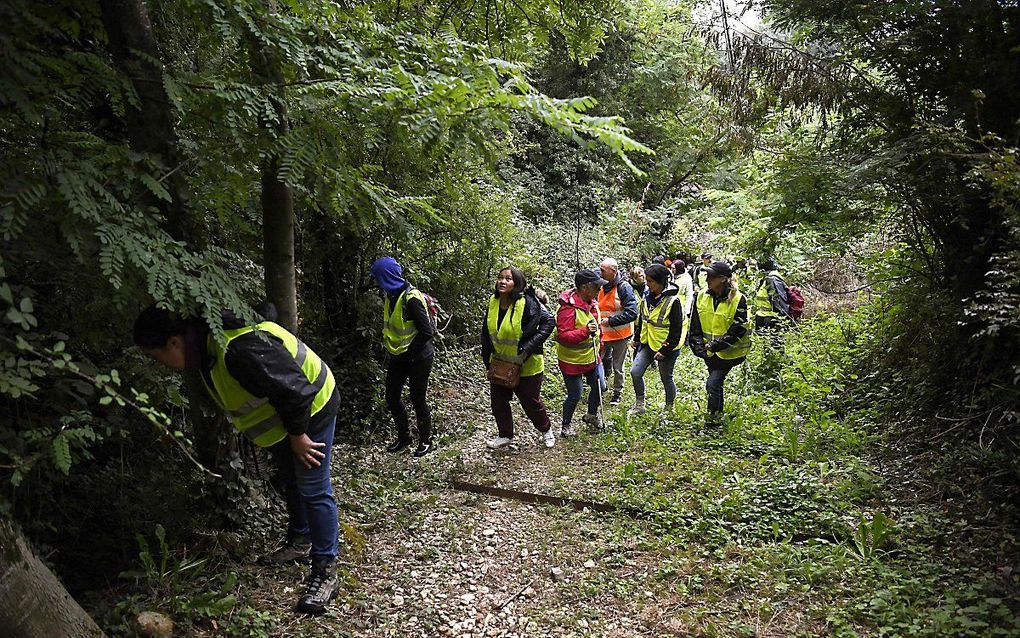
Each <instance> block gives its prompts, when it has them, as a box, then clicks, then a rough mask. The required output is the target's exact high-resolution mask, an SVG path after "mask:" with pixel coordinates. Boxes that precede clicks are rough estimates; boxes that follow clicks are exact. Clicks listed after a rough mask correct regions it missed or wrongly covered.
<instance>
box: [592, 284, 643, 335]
mask: <svg viewBox="0 0 1020 638" xmlns="http://www.w3.org/2000/svg"><path fill="white" fill-rule="evenodd" d="M618 288H619V286H613V287H612V288H611V289H610V291H609V292H605V291H604V290H603V289H602V288H599V296H598V302H599V312H600V314H601V316H603V317H615V316H616V315H618V314H620V313H622V312H623V304H622V303H620V296H619V295H618V294H617V289H618ZM633 334H634V322H633V321H631V322H628V323H625V324H623V325H622V326H609V325H606V326H602V340H603V341H619V340H621V339H626V338H627V337H629V336H631V335H633Z"/></svg>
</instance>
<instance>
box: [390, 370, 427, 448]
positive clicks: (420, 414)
mask: <svg viewBox="0 0 1020 638" xmlns="http://www.w3.org/2000/svg"><path fill="white" fill-rule="evenodd" d="M434 358H435V356H434V355H429V356H427V357H418V358H416V359H408V358H406V357H391V358H390V364H389V366H388V367H387V368H386V407H388V408H389V409H390V414H392V415H393V422H394V423H395V424H396V426H397V436H399V437H400V438H402V439H410V438H411V430H410V427H409V426H408V423H407V409H406V408H405V407H404V401H403V399H402V398H401V394H403V392H404V384H405V383H407V384H409V385H410V390H411V405H412V406H413V407H414V416H415V418H417V420H418V441H420V442H422V443H431V442H432V412H431V411H430V410H429V404H428V402H427V401H426V400H425V391H426V390H428V387H429V375H430V374H432V361H433V359H434Z"/></svg>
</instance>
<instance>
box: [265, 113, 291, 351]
mask: <svg viewBox="0 0 1020 638" xmlns="http://www.w3.org/2000/svg"><path fill="white" fill-rule="evenodd" d="M281 118H282V121H283V122H284V126H286V109H283V115H281ZM279 172H280V158H279V156H277V155H273V156H272V157H270V158H269V160H268V161H267V162H266V163H265V165H264V166H263V168H262V251H263V262H262V265H263V269H264V271H265V282H266V297H267V298H268V299H269V301H271V302H273V304H274V305H275V306H276V312H277V319H276V320H277V322H278V323H279V324H280V325H281V326H283V327H284V328H286V329H287V330H290V331H291V332H292V333H294V334H297V272H296V269H295V267H294V195H293V193H292V192H291V189H290V186H288V185H287V184H286V183H285V182H283V181H282V180H280V178H279Z"/></svg>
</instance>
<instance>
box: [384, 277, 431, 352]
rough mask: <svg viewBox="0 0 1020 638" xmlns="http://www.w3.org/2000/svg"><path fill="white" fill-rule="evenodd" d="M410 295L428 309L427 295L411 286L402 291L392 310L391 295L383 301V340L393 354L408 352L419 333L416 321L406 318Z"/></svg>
mask: <svg viewBox="0 0 1020 638" xmlns="http://www.w3.org/2000/svg"><path fill="white" fill-rule="evenodd" d="M408 297H411V298H412V299H417V300H418V301H420V302H421V304H422V305H423V306H425V308H426V309H428V304H427V303H426V302H425V295H423V294H422V292H421V291H420V290H418V289H417V288H414V287H409V288H407V289H406V290H405V291H404V292H402V293H400V295H399V296H398V297H397V303H396V304H395V305H394V307H393V311H392V312H391V311H390V298H389V295H387V296H386V300H385V301H384V302H383V342H384V343H385V344H386V349H387V350H389V352H390V354H392V355H398V354H404V353H405V352H407V348H408V347H409V346H410V345H411V342H412V341H414V338H415V337H416V336H417V335H418V328H417V327H416V326H415V325H414V321H412V320H409V319H405V318H404V304H405V303H406V302H407V298H408Z"/></svg>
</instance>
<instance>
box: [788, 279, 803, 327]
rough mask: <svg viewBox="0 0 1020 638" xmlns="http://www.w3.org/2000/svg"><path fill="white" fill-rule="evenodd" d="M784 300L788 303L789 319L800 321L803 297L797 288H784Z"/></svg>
mask: <svg viewBox="0 0 1020 638" xmlns="http://www.w3.org/2000/svg"><path fill="white" fill-rule="evenodd" d="M786 298H787V299H788V300H789V302H790V319H793V320H794V321H800V318H801V317H803V316H804V295H803V294H802V293H801V291H800V288H798V287H797V286H787V287H786Z"/></svg>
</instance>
